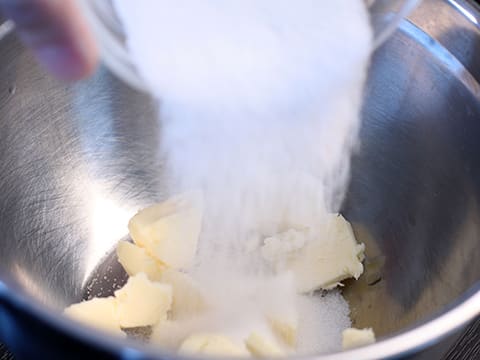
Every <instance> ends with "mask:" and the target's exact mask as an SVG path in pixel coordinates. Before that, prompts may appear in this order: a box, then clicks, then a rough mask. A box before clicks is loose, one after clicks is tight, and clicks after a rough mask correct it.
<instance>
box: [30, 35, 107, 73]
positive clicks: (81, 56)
mask: <svg viewBox="0 0 480 360" xmlns="http://www.w3.org/2000/svg"><path fill="white" fill-rule="evenodd" d="M33 51H34V54H35V56H36V58H37V60H38V61H39V63H40V64H42V65H43V67H44V68H46V69H47V71H49V72H50V73H52V74H53V75H54V76H56V77H57V78H59V79H61V80H64V81H75V80H81V79H84V78H86V77H88V76H90V75H92V74H93V73H94V72H95V69H96V67H97V63H98V51H97V50H96V48H94V47H93V48H89V49H88V51H82V50H80V49H79V48H78V47H75V45H74V44H62V43H48V44H45V45H43V46H40V47H37V48H36V49H33Z"/></svg>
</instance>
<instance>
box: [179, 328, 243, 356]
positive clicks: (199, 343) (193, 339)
mask: <svg viewBox="0 0 480 360" xmlns="http://www.w3.org/2000/svg"><path fill="white" fill-rule="evenodd" d="M179 352H180V353H181V354H189V355H194V354H196V355H207V356H233V357H246V356H248V351H247V350H246V349H245V348H244V347H242V346H240V345H237V344H236V343H235V342H234V341H233V340H231V339H230V338H229V337H227V336H225V335H222V334H213V333H200V334H193V335H190V336H189V337H188V338H186V339H185V340H184V341H183V343H182V345H181V346H180V348H179Z"/></svg>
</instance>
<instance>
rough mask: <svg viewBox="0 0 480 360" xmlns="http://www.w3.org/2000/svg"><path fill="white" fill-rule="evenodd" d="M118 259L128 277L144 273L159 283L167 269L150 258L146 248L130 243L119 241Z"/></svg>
mask: <svg viewBox="0 0 480 360" xmlns="http://www.w3.org/2000/svg"><path fill="white" fill-rule="evenodd" d="M117 258H118V262H119V263H120V264H121V265H122V266H123V268H124V269H125V271H126V272H127V274H128V275H130V276H134V275H137V274H138V273H141V272H143V273H145V274H146V275H147V276H148V278H149V279H150V280H152V281H159V280H160V278H161V276H162V272H163V271H164V270H165V269H166V266H165V264H162V263H161V262H160V261H158V260H156V259H154V258H153V257H152V256H150V255H149V254H148V253H147V252H146V251H145V249H144V248H141V247H139V246H137V245H135V244H132V243H130V242H128V241H123V240H122V241H119V243H118V245H117Z"/></svg>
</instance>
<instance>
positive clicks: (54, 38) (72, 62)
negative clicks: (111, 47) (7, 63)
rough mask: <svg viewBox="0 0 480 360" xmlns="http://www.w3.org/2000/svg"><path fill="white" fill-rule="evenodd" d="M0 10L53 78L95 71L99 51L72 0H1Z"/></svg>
mask: <svg viewBox="0 0 480 360" xmlns="http://www.w3.org/2000/svg"><path fill="white" fill-rule="evenodd" d="M0 12H2V14H4V15H5V16H6V17H7V18H10V19H12V20H13V21H14V22H15V25H16V28H17V30H18V34H19V36H20V38H21V40H22V41H23V43H24V44H25V45H26V46H28V47H29V48H30V49H31V50H32V51H33V53H34V55H35V57H36V58H37V60H38V61H39V62H40V63H41V64H42V65H43V66H44V67H45V68H46V69H47V70H48V71H49V72H51V73H52V74H54V75H55V76H56V77H58V78H60V79H63V80H78V79H82V78H84V77H87V76H88V75H90V74H91V73H92V72H93V71H94V70H95V67H96V64H97V59H98V50H97V47H96V44H95V41H94V38H93V36H92V34H91V33H90V31H89V29H88V27H87V24H86V22H85V20H84V18H83V17H82V14H81V13H80V10H79V9H78V6H77V4H76V3H75V0H0Z"/></svg>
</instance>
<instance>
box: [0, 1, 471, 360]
mask: <svg viewBox="0 0 480 360" xmlns="http://www.w3.org/2000/svg"><path fill="white" fill-rule="evenodd" d="M478 19H480V16H479V12H478V11H477V9H476V8H474V7H473V6H472V5H469V3H468V2H466V1H461V0H456V1H454V0H450V1H448V0H424V2H423V3H422V5H421V6H420V8H418V9H417V10H416V12H415V13H414V14H412V16H411V20H412V22H413V23H409V22H404V23H403V24H402V27H401V29H400V31H398V32H397V33H396V35H395V36H394V37H393V38H392V39H391V40H389V42H388V43H387V44H386V45H385V46H383V47H382V48H381V49H380V50H379V51H378V52H377V53H376V55H375V57H374V59H373V63H372V67H371V72H370V76H369V82H368V85H367V89H366V101H365V107H364V114H363V115H364V123H363V128H362V132H361V136H362V146H361V149H360V151H359V153H358V154H357V155H356V156H355V158H354V160H353V176H352V182H351V185H350V191H349V194H348V197H347V199H346V201H345V204H344V207H343V208H344V214H345V215H346V216H347V218H349V220H351V221H352V222H353V223H354V225H355V232H356V234H357V236H358V238H359V240H361V241H364V242H365V243H366V244H367V259H366V267H367V271H366V274H365V276H363V277H362V278H361V280H360V281H358V282H357V283H353V282H352V283H350V284H349V285H348V286H347V287H346V289H345V295H346V297H347V299H348V300H349V301H350V304H351V308H352V316H353V319H354V322H355V325H356V326H360V327H363V326H372V327H373V328H374V329H375V331H376V333H377V334H378V335H379V338H380V341H379V342H378V343H377V344H375V345H372V346H368V347H365V348H362V349H358V350H354V351H351V352H346V353H343V354H332V355H326V356H323V357H319V358H322V359H337V360H340V359H358V360H361V359H373V358H378V357H385V358H387V357H392V358H393V357H397V356H399V355H402V356H409V357H410V358H415V359H421V358H422V359H423V358H424V359H432V358H439V357H440V354H441V352H442V351H443V348H445V346H446V345H447V344H449V342H448V341H447V340H446V338H445V337H446V336H447V335H452V336H453V337H451V338H450V339H448V340H449V341H450V340H451V341H453V340H454V339H455V335H454V334H453V333H454V332H455V331H456V330H459V329H461V328H462V327H463V326H465V325H466V324H467V323H468V322H469V321H470V320H472V319H473V318H474V317H475V316H476V315H478V314H480V284H479V280H480V261H478V259H480V91H479V90H480V87H479V84H478V81H479V80H480V30H479V27H478ZM0 54H1V56H0V79H1V81H0V234H1V235H2V237H1V238H0V338H1V339H2V340H4V341H5V342H7V343H8V344H9V345H10V346H11V347H12V349H13V350H16V351H17V352H18V353H19V354H20V355H22V354H23V355H24V356H32V354H36V353H37V354H38V351H42V354H49V358H55V356H57V357H58V358H62V356H63V358H65V353H68V354H69V358H82V357H88V356H90V357H92V356H94V357H96V358H100V357H104V358H125V359H147V358H155V357H157V356H160V357H162V354H159V353H158V351H157V350H152V349H147V348H145V347H142V346H141V345H139V344H134V343H128V342H125V343H120V342H117V340H115V339H111V338H109V337H107V336H105V335H102V334H97V333H96V332H94V331H91V330H90V329H86V328H83V327H80V326H76V325H74V324H73V323H71V322H70V321H68V320H66V319H63V318H61V317H60V316H59V315H58V312H57V311H56V310H59V309H61V308H62V307H63V306H64V305H66V304H68V303H71V302H74V301H78V300H79V299H80V298H81V297H82V294H84V290H85V285H86V284H87V282H88V281H89V276H90V275H91V274H92V272H93V271H94V269H95V267H96V266H97V265H98V264H99V263H101V262H102V258H103V256H104V255H105V254H106V253H108V251H109V250H110V249H111V248H112V247H113V246H114V244H115V243H116V242H117V241H118V240H119V239H120V238H121V237H123V236H124V235H125V234H126V232H127V230H126V222H127V220H128V218H129V216H130V215H131V214H132V213H134V212H135V211H136V210H137V209H138V207H141V206H143V205H145V204H148V203H151V202H153V201H155V200H157V199H159V198H161V197H162V194H161V189H162V178H161V162H162V159H161V158H159V157H158V155H157V152H156V149H157V147H158V142H159V138H158V133H159V131H160V129H159V127H158V125H157V122H156V120H155V114H156V107H155V104H154V103H153V102H152V101H151V99H149V98H148V97H147V96H146V95H144V94H140V93H137V92H135V91H133V90H131V89H129V88H128V87H126V86H125V85H124V84H122V83H121V82H119V81H118V80H116V79H115V78H114V77H112V76H111V75H110V74H109V73H108V72H107V71H105V70H104V69H101V70H99V72H98V73H97V74H96V75H95V77H94V78H93V79H91V80H89V81H86V82H83V83H79V84H75V85H71V84H70V85H69V84H59V83H57V82H55V81H54V80H52V79H51V78H49V77H48V76H47V75H46V74H44V73H43V72H42V71H41V70H40V69H39V68H38V67H37V66H36V64H35V63H34V62H33V60H32V59H31V57H30V55H29V54H28V52H27V51H25V49H23V48H22V47H21V46H20V45H19V43H18V42H17V41H16V39H15V38H14V37H13V36H10V35H9V36H6V37H5V38H4V39H3V40H1V41H0ZM59 339H61V341H59ZM27 340H28V342H29V344H30V346H29V347H25V346H24V345H22V344H24V343H25V341H27ZM437 343H439V344H437ZM435 344H437V345H435ZM434 345H435V346H434ZM72 354H73V355H72Z"/></svg>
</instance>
